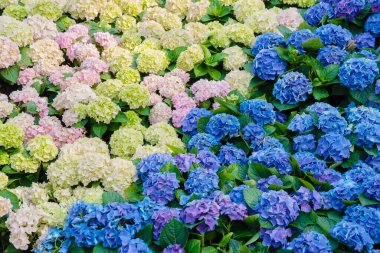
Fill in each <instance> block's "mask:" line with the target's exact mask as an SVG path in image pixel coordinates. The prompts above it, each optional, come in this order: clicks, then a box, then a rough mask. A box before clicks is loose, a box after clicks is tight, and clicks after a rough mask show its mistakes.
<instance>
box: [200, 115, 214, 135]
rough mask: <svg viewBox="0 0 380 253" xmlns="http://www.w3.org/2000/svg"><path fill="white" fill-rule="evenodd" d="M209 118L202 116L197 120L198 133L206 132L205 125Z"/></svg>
mask: <svg viewBox="0 0 380 253" xmlns="http://www.w3.org/2000/svg"><path fill="white" fill-rule="evenodd" d="M210 118H211V117H210V116H207V117H202V118H200V119H199V120H198V122H197V131H198V133H204V132H206V126H207V123H208V122H209V120H210Z"/></svg>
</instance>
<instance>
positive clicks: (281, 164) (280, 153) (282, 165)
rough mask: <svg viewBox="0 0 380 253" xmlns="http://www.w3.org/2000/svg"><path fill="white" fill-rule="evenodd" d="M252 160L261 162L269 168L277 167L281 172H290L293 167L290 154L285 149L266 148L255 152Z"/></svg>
mask: <svg viewBox="0 0 380 253" xmlns="http://www.w3.org/2000/svg"><path fill="white" fill-rule="evenodd" d="M250 159H251V161H253V162H256V163H260V164H262V165H264V166H266V167H268V168H272V167H275V168H276V169H277V170H278V172H279V173H280V174H290V173H291V172H292V171H293V168H292V166H291V164H290V156H289V153H287V152H286V151H285V150H283V149H279V148H275V149H265V150H259V151H257V152H253V153H252V155H251V157H250Z"/></svg>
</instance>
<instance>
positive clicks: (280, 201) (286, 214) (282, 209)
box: [255, 190, 300, 226]
mask: <svg viewBox="0 0 380 253" xmlns="http://www.w3.org/2000/svg"><path fill="white" fill-rule="evenodd" d="M255 208H256V210H257V211H258V213H259V215H260V218H261V219H263V220H269V221H270V222H271V223H272V225H273V226H287V225H289V223H291V222H292V221H294V220H295V219H297V217H298V214H299V211H300V209H299V207H298V205H297V202H296V201H295V200H294V199H293V198H292V197H290V196H289V195H288V194H287V193H286V192H285V191H284V190H280V191H272V190H270V191H268V192H264V193H263V194H262V195H261V197H260V200H259V203H258V204H257V206H256V207H255Z"/></svg>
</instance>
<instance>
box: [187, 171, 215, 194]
mask: <svg viewBox="0 0 380 253" xmlns="http://www.w3.org/2000/svg"><path fill="white" fill-rule="evenodd" d="M218 183H219V177H218V175H217V174H216V173H215V172H213V171H210V170H205V169H203V168H197V169H194V170H192V171H190V173H189V177H188V178H187V180H186V182H185V190H186V191H187V192H188V193H189V194H196V195H198V196H200V197H209V196H210V195H211V193H212V192H213V191H214V190H216V189H218V188H219V186H218Z"/></svg>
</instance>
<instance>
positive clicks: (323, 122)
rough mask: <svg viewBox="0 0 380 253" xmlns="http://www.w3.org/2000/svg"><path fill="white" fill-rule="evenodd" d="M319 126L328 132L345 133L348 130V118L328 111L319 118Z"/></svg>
mask: <svg viewBox="0 0 380 253" xmlns="http://www.w3.org/2000/svg"><path fill="white" fill-rule="evenodd" d="M318 128H319V129H321V130H322V132H324V133H326V134H328V133H336V134H345V132H347V128H348V124H347V121H346V119H345V118H343V117H342V116H341V115H340V114H337V113H334V112H327V113H325V114H322V115H321V116H320V117H319V118H318Z"/></svg>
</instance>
